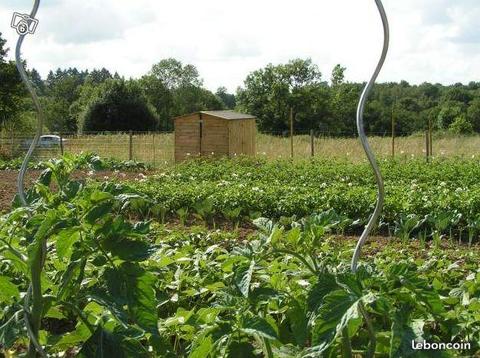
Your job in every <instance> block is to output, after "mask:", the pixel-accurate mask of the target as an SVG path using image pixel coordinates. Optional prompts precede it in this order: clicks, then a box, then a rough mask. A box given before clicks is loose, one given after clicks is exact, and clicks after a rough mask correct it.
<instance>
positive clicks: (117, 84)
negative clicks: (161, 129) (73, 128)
mask: <svg viewBox="0 0 480 358" xmlns="http://www.w3.org/2000/svg"><path fill="white" fill-rule="evenodd" d="M80 122H81V123H80V125H79V127H80V128H81V130H82V131H83V132H87V131H96V132H101V131H120V132H122V131H123V132H125V131H130V130H135V131H148V130H154V129H155V128H156V125H157V122H158V117H157V114H156V113H155V110H154V109H153V107H152V106H151V105H150V104H149V103H148V101H147V99H146V98H145V96H144V95H143V93H142V90H141V88H140V87H139V85H138V84H137V83H136V82H134V81H125V80H111V81H107V82H105V83H104V84H103V85H102V87H101V88H100V89H99V91H98V95H97V96H96V97H95V98H93V99H92V100H91V101H90V103H89V104H88V105H87V108H86V110H85V112H84V114H83V115H82V116H81V117H80Z"/></svg>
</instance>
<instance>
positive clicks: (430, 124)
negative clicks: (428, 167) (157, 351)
mask: <svg viewBox="0 0 480 358" xmlns="http://www.w3.org/2000/svg"><path fill="white" fill-rule="evenodd" d="M428 131H429V139H430V140H429V144H430V151H429V152H430V156H431V157H433V129H432V120H431V119H430V120H429V121H428Z"/></svg>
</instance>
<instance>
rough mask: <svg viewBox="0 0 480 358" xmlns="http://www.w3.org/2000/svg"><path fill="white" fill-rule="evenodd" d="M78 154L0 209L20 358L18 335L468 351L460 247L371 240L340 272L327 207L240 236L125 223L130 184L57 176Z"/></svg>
mask: <svg viewBox="0 0 480 358" xmlns="http://www.w3.org/2000/svg"><path fill="white" fill-rule="evenodd" d="M79 165H82V166H84V165H90V166H91V167H92V169H94V168H95V166H96V164H95V160H93V161H90V160H88V158H77V159H68V158H67V159H65V160H63V161H55V162H52V163H50V165H49V166H48V169H46V171H45V172H44V173H43V175H42V177H41V178H40V181H39V182H38V183H37V184H36V186H35V187H34V188H33V189H32V190H31V191H30V192H29V194H28V198H29V202H30V207H29V208H17V209H15V210H13V211H12V212H11V213H10V214H8V215H6V216H4V217H2V218H1V219H0V285H1V288H2V289H1V290H0V308H1V309H0V312H1V313H0V349H3V350H4V352H5V353H6V354H11V353H10V352H12V351H13V352H15V351H16V352H17V353H19V352H22V351H24V350H25V349H26V347H27V346H28V347H29V353H28V354H27V356H29V357H34V356H35V354H34V353H33V351H34V347H33V346H34V344H33V343H32V342H33V341H32V339H31V338H32V337H36V339H37V340H38V345H41V347H42V349H44V350H45V351H46V352H47V353H48V354H49V355H50V356H52V355H54V354H55V353H62V355H64V354H65V353H67V354H68V355H77V356H79V357H152V356H157V357H202V358H203V357H218V356H225V357H259V356H264V357H318V356H320V355H322V354H323V355H324V356H344V357H346V356H352V354H357V355H362V356H371V357H372V356H373V354H375V356H378V357H406V356H410V355H412V354H415V352H413V351H412V348H411V347H412V345H411V342H412V340H417V341H424V340H426V341H427V342H431V343H438V342H447V343H448V342H456V343H459V342H469V343H470V344H471V345H470V347H466V348H464V349H460V350H452V351H442V352H438V351H434V352H422V356H423V357H439V356H442V357H455V356H461V355H463V356H473V355H474V354H476V353H478V351H479V349H480V347H479V346H478V342H479V341H480V324H479V322H480V320H479V319H478V305H479V298H480V276H479V274H478V258H479V257H478V254H476V253H473V252H471V251H470V250H458V249H457V250H445V249H443V250H442V249H441V245H440V244H439V243H437V244H435V245H432V246H431V247H430V248H429V249H427V244H426V243H425V242H418V243H416V244H415V246H404V247H402V246H401V245H398V244H397V245H395V244H392V245H391V246H390V245H387V246H386V247H378V246H371V249H372V250H373V252H377V254H376V255H375V256H374V257H373V258H372V257H370V258H368V259H367V260H365V261H364V262H363V264H362V265H361V267H360V269H359V271H358V273H357V274H355V275H354V274H351V273H350V270H349V265H348V264H349V260H350V257H351V249H352V244H353V243H352V242H348V241H338V240H339V239H335V238H334V236H332V235H334V234H336V233H341V232H342V231H343V228H344V225H345V224H344V223H345V221H348V220H347V219H346V218H344V217H342V216H339V215H337V214H335V213H334V212H332V211H329V212H324V213H320V214H317V215H312V216H309V217H307V218H305V219H302V220H296V221H293V222H290V223H289V224H288V225H282V224H275V223H273V222H272V221H270V220H268V219H258V220H256V221H255V224H256V226H257V228H258V233H256V234H253V235H252V236H251V237H249V238H243V239H242V240H239V238H238V237H237V234H236V233H235V232H233V233H222V232H219V231H215V232H208V231H207V230H206V229H201V228H200V229H198V228H197V229H193V228H192V229H190V230H189V231H183V230H173V231H172V230H171V229H165V228H164V227H162V226H159V225H156V224H152V223H151V222H144V221H139V220H141V219H142V217H145V215H146V214H148V211H149V210H150V205H151V200H150V198H148V197H146V196H142V195H138V194H135V193H132V192H131V191H129V190H128V189H126V188H125V187H122V186H121V185H118V184H113V183H89V184H86V183H84V182H77V181H72V180H69V178H68V176H69V173H70V172H71V171H72V170H74V169H75V168H76V167H78V166H79ZM194 168H195V167H192V169H194ZM197 168H199V167H197ZM237 169H238V168H237ZM207 175H212V173H207ZM252 175H254V174H251V175H250V176H252ZM447 176H448V174H447ZM51 184H55V188H56V190H53V191H52V190H49V187H50V185H51ZM127 213H128V214H129V215H134V216H131V217H128V216H127ZM134 218H136V220H135V219H134ZM428 246H429V245H428ZM412 253H414V255H413V257H412ZM367 256H369V255H367ZM392 256H394V257H395V260H394V261H393V260H392ZM24 318H26V320H25V319H24ZM25 322H28V326H29V331H28V332H27V330H26V324H25ZM7 352H8V353H7Z"/></svg>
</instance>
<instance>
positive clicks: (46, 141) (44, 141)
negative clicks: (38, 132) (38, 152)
mask: <svg viewBox="0 0 480 358" xmlns="http://www.w3.org/2000/svg"><path fill="white" fill-rule="evenodd" d="M32 141H33V140H32V139H30V140H27V141H26V142H25V146H26V147H29V146H30V145H31V144H32ZM65 142H66V140H65V139H63V138H61V137H59V136H58V135H51V134H48V135H42V136H41V137H40V140H39V141H38V145H37V148H54V147H60V143H62V144H65Z"/></svg>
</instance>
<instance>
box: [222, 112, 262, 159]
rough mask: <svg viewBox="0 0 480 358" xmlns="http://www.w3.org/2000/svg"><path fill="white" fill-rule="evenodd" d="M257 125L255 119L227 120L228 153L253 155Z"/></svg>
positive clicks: (231, 154) (232, 155)
mask: <svg viewBox="0 0 480 358" xmlns="http://www.w3.org/2000/svg"><path fill="white" fill-rule="evenodd" d="M256 135H257V126H256V123H255V119H248V120H245V119H242V120H232V121H229V143H230V144H229V145H230V152H229V155H230V156H231V157H234V156H235V155H250V156H255V154H256V147H255V140H256Z"/></svg>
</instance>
